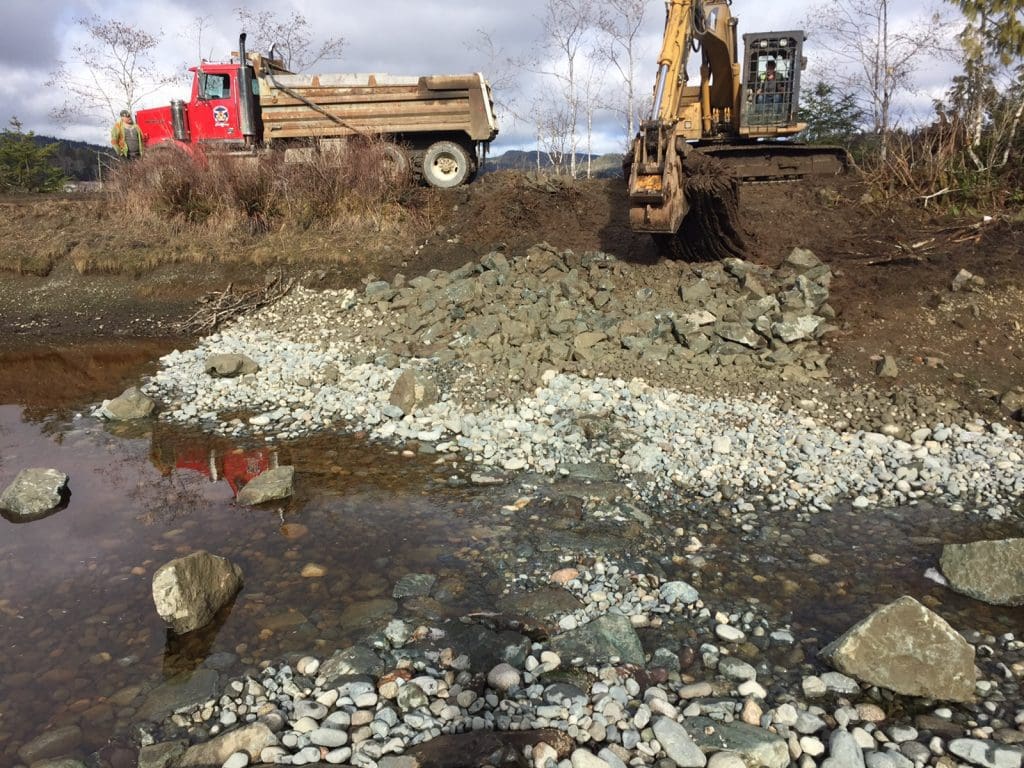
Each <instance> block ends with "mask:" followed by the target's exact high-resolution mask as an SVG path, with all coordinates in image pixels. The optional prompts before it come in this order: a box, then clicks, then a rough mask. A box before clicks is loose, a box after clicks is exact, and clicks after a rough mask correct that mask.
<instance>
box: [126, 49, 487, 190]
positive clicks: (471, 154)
mask: <svg viewBox="0 0 1024 768" xmlns="http://www.w3.org/2000/svg"><path fill="white" fill-rule="evenodd" d="M238 48H239V50H238V58H237V60H234V59H232V61H230V62H227V63H220V64H212V63H207V62H203V63H202V64H200V65H199V66H197V67H192V68H191V70H190V71H191V72H192V73H193V78H192V95H191V98H190V99H189V100H188V102H187V103H186V102H184V101H180V100H175V101H172V102H171V104H170V106H166V107H157V108H154V109H143V110H139V112H138V113H137V115H136V123H137V125H138V126H139V128H140V129H141V130H142V133H143V136H144V137H145V145H146V146H147V147H153V146H160V145H169V144H175V145H177V146H179V147H183V148H185V149H191V148H193V147H197V146H201V147H203V148H204V149H207V150H209V149H218V150H223V151H230V152H241V153H245V154H252V153H253V152H258V151H261V150H265V149H271V148H274V149H276V148H281V149H285V150H291V154H292V155H293V156H294V157H295V158H296V159H299V158H301V157H302V153H303V152H308V151H310V147H311V146H312V145H313V144H314V142H315V143H319V144H320V145H321V146H324V145H327V146H331V145H332V144H334V145H340V144H341V143H343V142H345V141H348V140H350V139H352V138H353V137H357V136H373V137H382V138H383V139H385V140H386V141H388V142H389V143H390V144H389V147H388V155H389V157H391V158H392V160H393V161H394V162H395V164H396V165H397V166H399V167H403V166H404V167H406V168H409V169H410V170H412V171H413V172H414V173H416V174H417V175H418V176H421V177H422V178H423V180H424V181H426V183H427V184H429V185H431V186H434V187H441V188H448V187H457V186H459V185H460V184H464V183H466V182H468V181H471V180H472V179H473V177H474V176H475V174H476V172H477V170H478V169H479V167H480V164H481V162H482V161H483V159H484V157H485V156H486V152H487V147H488V145H489V144H490V142H491V141H493V140H494V138H495V137H496V136H497V135H498V123H497V120H496V119H495V116H494V101H493V98H492V95H491V88H490V85H488V83H487V81H486V80H485V79H484V77H483V75H481V74H479V73H478V74H470V75H427V76H423V77H396V76H392V75H382V74H368V75H366V74H363V75H357V74H318V75H309V74H294V73H292V72H289V71H288V70H287V69H285V68H284V66H283V65H282V62H280V61H278V60H276V59H274V58H273V49H271V53H270V55H269V56H263V55H261V54H258V53H247V52H246V50H245V33H243V34H242V35H241V36H240V37H239V46H238Z"/></svg>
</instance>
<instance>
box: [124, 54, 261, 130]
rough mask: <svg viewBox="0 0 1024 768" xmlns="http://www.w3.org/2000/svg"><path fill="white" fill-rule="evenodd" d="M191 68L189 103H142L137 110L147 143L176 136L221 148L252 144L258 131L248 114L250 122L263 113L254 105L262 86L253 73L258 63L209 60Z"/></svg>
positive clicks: (139, 124)
mask: <svg viewBox="0 0 1024 768" xmlns="http://www.w3.org/2000/svg"><path fill="white" fill-rule="evenodd" d="M245 70H248V71H247V72H246V71H245ZM189 71H190V72H192V94H191V97H190V98H189V101H188V103H185V102H183V101H172V102H171V104H170V106H166V107H156V108H154V109H142V110H139V112H138V113H137V115H136V121H137V124H138V126H139V128H140V130H141V131H142V134H143V136H144V137H145V146H147V147H152V146H156V145H159V144H164V143H166V142H170V141H174V142H177V143H180V144H185V145H200V146H201V145H207V146H209V145H216V146H217V147H218V148H220V149H244V148H246V147H247V145H250V144H251V143H252V138H253V136H254V134H255V133H256V132H255V131H246V130H245V128H246V122H247V119H246V118H247V117H248V120H249V121H250V122H251V121H254V120H255V119H257V115H258V111H257V110H253V109H252V107H251V105H252V104H253V102H254V101H255V93H254V92H255V91H257V90H258V88H259V84H258V81H257V80H256V79H255V78H253V77H252V68H251V67H250V66H248V65H245V66H243V65H241V64H238V63H227V64H207V63H203V64H201V65H200V66H198V67H190V69H189ZM245 89H248V94H246V93H245ZM246 95H248V98H246ZM247 136H248V138H247Z"/></svg>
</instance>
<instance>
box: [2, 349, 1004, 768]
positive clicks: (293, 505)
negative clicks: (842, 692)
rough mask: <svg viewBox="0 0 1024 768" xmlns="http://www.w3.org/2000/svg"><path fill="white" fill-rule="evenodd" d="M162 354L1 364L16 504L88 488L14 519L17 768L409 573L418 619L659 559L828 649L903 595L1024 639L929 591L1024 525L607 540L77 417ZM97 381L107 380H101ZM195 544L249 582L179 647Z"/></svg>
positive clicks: (11, 655)
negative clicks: (273, 495) (955, 557)
mask: <svg viewBox="0 0 1024 768" xmlns="http://www.w3.org/2000/svg"><path fill="white" fill-rule="evenodd" d="M163 351H166V349H161V350H156V349H153V348H150V347H148V346H146V347H141V348H139V349H134V350H132V349H130V348H124V349H122V353H123V354H122V355H121V356H120V357H117V358H116V360H111V359H110V358H109V357H102V358H99V359H97V358H95V356H92V357H90V353H89V352H88V351H83V350H77V351H76V352H74V353H70V352H69V353H66V354H63V355H58V356H57V358H56V359H64V360H66V361H70V362H69V363H68V364H67V365H70V366H71V368H70V369H68V368H67V367H65V368H61V364H60V363H54V362H53V361H54V359H55V358H54V357H52V356H50V357H48V358H47V362H46V365H47V366H48V367H47V368H46V369H45V373H46V378H45V379H43V381H47V382H50V383H53V382H61V381H68V382H76V384H75V387H73V388H71V389H70V391H68V390H60V389H53V388H49V389H50V392H51V394H50V395H48V396H47V395H46V394H45V391H46V389H47V388H46V387H41V386H40V387H37V388H35V389H33V388H31V387H27V386H26V385H25V384H21V385H19V386H21V389H20V390H19V389H17V388H16V387H14V386H12V385H11V382H17V381H18V380H19V376H21V377H22V379H24V380H27V379H29V378H30V377H31V376H38V375H39V373H40V370H41V369H40V367H39V365H40V363H39V360H38V359H36V358H33V357H32V356H31V355H26V356H25V357H23V358H22V359H21V362H20V363H19V362H14V363H13V364H12V361H11V360H8V361H7V365H6V366H5V367H4V368H3V369H2V370H3V374H2V378H4V379H6V380H7V386H6V388H5V387H4V386H3V385H0V392H5V393H17V392H18V391H20V392H22V393H24V394H22V395H17V394H9V395H8V397H9V399H10V403H9V404H7V405H2V406H0V487H5V486H6V485H7V483H9V482H10V481H11V479H13V477H14V476H15V475H16V474H17V472H18V471H19V470H20V469H22V468H25V467H31V466H53V467H57V468H60V469H62V470H63V471H65V472H67V473H68V474H69V475H70V478H71V479H70V487H71V491H72V497H71V500H70V503H69V505H68V507H67V508H66V509H64V510H62V511H60V512H57V513H55V514H53V515H51V516H50V517H47V518H44V519H42V520H38V521H34V522H31V523H25V524H14V523H10V522H8V521H6V520H0V529H2V535H0V643H2V647H3V651H4V652H3V654H2V655H0V764H3V765H9V764H14V763H15V762H16V758H15V757H14V755H15V753H16V751H17V749H18V747H19V746H20V745H21V744H23V743H24V742H25V741H27V740H28V739H31V738H33V737H34V736H36V735H38V734H39V733H40V732H42V731H43V730H45V729H46V728H47V727H52V726H55V725H65V724H71V723H74V724H78V725H80V726H81V727H82V729H83V731H84V732H85V744H84V745H83V751H85V752H89V751H92V750H99V749H101V748H109V747H105V745H107V744H108V742H110V741H111V740H114V741H117V740H124V739H125V738H126V734H127V733H128V732H129V725H130V723H131V722H132V720H133V716H134V713H135V711H136V709H137V707H138V705H139V703H140V701H141V700H142V699H143V698H144V696H145V693H146V692H147V691H148V690H149V689H150V688H152V687H153V686H154V685H156V684H158V683H159V682H161V681H162V680H164V679H167V678H169V677H171V676H173V675H175V674H177V673H178V672H181V671H183V670H188V669H192V668H194V667H196V666H197V665H198V664H200V663H206V664H208V665H210V664H215V665H216V666H217V668H220V669H223V670H225V671H227V672H229V673H232V674H235V673H240V672H242V671H244V670H246V669H248V668H251V667H252V666H253V665H254V664H256V663H258V662H259V661H260V660H262V659H272V658H276V657H279V656H280V655H282V654H286V653H291V652H307V651H312V652H314V653H317V654H318V655H321V656H327V655H329V654H330V652H331V651H332V650H333V649H334V648H337V647H342V646H344V645H346V644H348V643H349V642H351V641H353V640H355V639H357V638H359V637H362V636H363V635H365V633H366V631H367V630H366V626H367V624H366V622H367V621H370V620H372V619H373V617H374V616H375V615H378V614H379V613H380V612H381V611H384V612H387V611H393V610H394V606H393V605H390V607H389V603H388V601H389V599H390V597H391V592H392V589H393V586H394V584H395V582H396V581H397V580H398V579H399V578H400V577H401V576H403V575H405V574H407V573H412V572H428V573H432V574H435V575H436V576H438V586H437V588H436V589H435V592H434V597H435V598H436V599H434V600H430V601H422V602H421V603H420V604H419V605H418V606H417V608H416V614H415V617H411V616H410V614H408V613H402V612H401V611H405V610H407V607H406V606H403V607H402V608H400V609H399V611H400V613H399V615H402V616H404V617H406V618H407V619H409V620H410V621H414V622H416V623H418V622H420V621H424V620H428V619H435V620H436V619H440V618H443V617H446V616H458V615H461V614H463V613H465V612H467V611H471V610H479V609H492V608H493V606H494V601H495V598H496V596H497V594H498V592H499V591H500V589H501V588H502V586H503V584H504V579H503V578H502V572H503V571H511V572H512V573H515V572H518V571H529V570H530V564H531V562H532V561H533V560H534V559H541V560H542V561H543V558H544V557H549V558H553V557H556V556H557V554H558V553H559V552H561V553H562V554H563V555H564V554H566V553H570V554H571V553H573V552H575V553H581V554H582V553H587V552H593V551H604V552H605V553H606V554H607V555H609V556H611V557H615V556H616V555H617V554H620V552H619V550H621V554H626V551H627V550H628V553H629V555H630V556H634V555H635V554H636V553H637V552H638V551H639V552H643V553H645V554H646V556H648V557H649V559H650V560H651V561H652V562H658V563H660V564H661V566H662V567H663V568H664V569H665V571H666V574H667V575H669V576H670V577H672V578H684V579H687V580H690V581H693V582H694V583H695V584H696V585H698V586H699V588H700V589H701V592H702V594H703V595H704V596H705V598H706V599H707V600H708V602H710V603H711V604H712V606H713V607H719V606H721V607H734V606H743V605H745V604H746V603H747V602H748V601H749V600H750V598H754V599H756V600H758V601H759V603H760V605H761V610H762V611H763V612H765V613H766V614H767V615H768V616H769V617H770V618H771V619H772V620H773V621H774V622H783V621H792V623H793V626H794V628H795V629H796V630H797V631H798V634H802V635H803V634H807V635H810V636H811V637H820V638H821V639H822V640H824V641H827V640H830V639H831V638H832V637H834V636H835V634H836V633H838V632H840V631H842V630H843V629H845V628H846V627H847V626H849V624H850V623H852V622H853V621H856V620H857V619H860V618H862V617H863V616H864V615H866V614H867V613H868V612H869V611H870V610H871V609H872V608H874V607H875V606H876V605H877V604H879V603H881V602H885V601H888V600H890V599H895V598H896V597H898V596H900V595H902V594H911V595H914V596H915V597H917V598H918V599H921V600H924V601H925V602H927V603H929V604H931V605H932V606H933V607H935V608H936V609H937V610H939V611H940V613H942V615H943V616H945V617H946V618H947V619H949V620H950V621H951V622H952V623H953V624H954V625H955V626H957V627H958V628H964V629H966V628H978V629H982V630H985V631H988V632H992V633H996V634H998V633H1002V632H1006V631H1017V632H1019V631H1020V628H1021V627H1022V626H1024V611H1022V610H1021V609H1012V610H1009V609H996V608H991V607H986V606H982V605H980V604H978V603H976V602H974V601H970V600H967V599H966V598H962V597H960V596H957V595H955V594H953V593H951V592H950V591H949V590H947V589H944V588H943V587H941V586H939V585H937V584H935V583H934V582H932V581H929V580H927V579H925V578H924V572H925V570H926V569H927V568H928V567H933V566H935V565H937V558H938V553H939V551H940V549H941V542H943V541H962V540H969V539H977V538H985V537H988V536H1000V535H1021V525H1020V522H1019V520H1018V521H1016V522H1010V523H1003V524H1000V525H994V524H986V523H984V522H983V521H981V520H980V519H979V517H978V516H976V515H975V516H972V515H965V514H959V515H957V514H953V513H950V512H948V511H947V510H943V509H941V508H938V507H934V506H931V505H927V504H922V505H919V506H918V507H915V508H910V509H902V510H888V511H883V510H871V511H854V510H850V509H848V508H842V507H841V508H838V509H837V510H835V511H834V512H832V513H829V514H819V515H816V516H814V517H813V518H812V520H811V521H810V522H800V521H798V520H796V519H790V518H788V517H787V518H785V519H777V520H771V521H769V523H768V524H767V525H761V526H758V527H757V528H756V529H755V530H753V531H751V532H749V533H743V532H742V531H740V530H739V529H738V527H737V526H736V525H735V524H734V523H733V522H731V521H728V520H726V519H725V518H723V517H722V516H721V515H719V514H718V512H717V511H716V510H707V509H697V508H688V507H686V506H684V505H672V506H670V507H667V508H663V509H659V510H655V511H654V512H655V516H656V520H657V522H656V523H655V525H654V526H652V527H650V528H648V529H643V530H640V529H639V527H638V526H631V529H630V530H631V532H629V533H623V534H622V535H621V536H619V535H617V531H615V530H613V531H611V535H608V534H609V531H608V530H607V523H604V524H603V525H604V526H605V527H604V528H600V530H599V526H596V525H594V524H592V523H591V520H590V518H591V517H595V516H593V515H591V514H590V510H592V509H595V508H594V507H591V506H585V507H584V512H583V514H582V517H581V519H579V520H576V519H575V518H567V517H564V516H563V517H559V516H556V515H549V514H547V513H546V512H544V509H546V508H544V507H541V506H539V502H538V501H536V500H535V501H534V502H532V503H530V504H527V505H525V506H523V507H522V508H521V509H518V510H515V511H510V509H512V507H510V506H509V505H510V504H511V502H513V501H514V500H515V499H517V498H518V497H521V496H523V495H524V493H526V494H529V489H526V490H524V489H523V488H521V487H519V486H517V485H516V484H515V483H512V484H509V485H506V486H501V487H497V488H471V487H469V486H466V485H464V484H463V485H460V484H458V483H456V482H455V481H453V478H454V477H458V476H465V474H466V470H467V468H465V467H460V466H457V465H454V464H451V463H447V462H440V461H439V460H438V459H437V458H436V457H433V456H429V455H425V456H424V455H420V456H416V457H411V456H407V455H403V453H402V452H400V451H399V450H397V449H395V448H392V447H387V446H378V445H372V444H369V443H367V442H366V441H365V440H363V439H360V438H359V437H358V436H327V437H319V438H316V439H310V440H304V441H300V442H297V443H293V444H286V445H277V446H273V447H268V446H266V445H233V444H229V443H225V442H223V441H220V440H215V439H211V438H209V437H207V436H204V435H201V434H196V433H189V432H187V431H182V430H179V429H172V428H170V427H167V426H165V425H162V424H159V423H153V424H147V425H145V426H142V427H126V426H111V425H103V424H100V423H97V422H96V421H95V420H93V419H91V418H90V417H88V416H82V415H78V414H76V413H75V412H74V408H73V407H72V408H71V409H69V408H68V406H79V407H80V408H81V406H84V405H86V404H87V403H88V402H89V401H90V400H97V399H99V398H100V397H103V396H107V397H109V396H112V395H114V394H117V393H118V392H120V391H121V389H122V388H123V384H124V383H125V380H128V379H131V378H132V377H137V376H138V375H140V374H141V373H143V372H144V371H145V370H146V369H147V366H148V364H149V363H148V361H149V360H151V359H153V357H155V356H156V355H158V354H160V353H161V352H163ZM102 354H103V355H106V354H107V353H106V352H105V351H102ZM118 361H120V362H118ZM19 366H20V367H19ZM77 370H86V371H91V372H94V373H92V374H90V377H89V382H88V383H87V384H86V385H82V384H81V378H82V377H81V376H79V375H76V371H77ZM30 394H31V397H30V396H29V395H30ZM26 406H29V407H26ZM275 463H276V464H292V465H294V466H295V467H296V488H297V491H296V496H295V497H294V498H293V499H290V500H288V501H287V502H285V503H282V504H280V505H269V506H268V507H266V508H262V509H248V508H244V507H240V506H238V505H237V504H235V502H234V491H235V489H236V488H237V487H240V485H241V484H243V483H244V482H245V480H246V479H247V478H248V477H249V476H251V475H252V474H254V473H257V472H259V471H261V470H262V469H265V468H266V467H268V466H273V465H274V464H275ZM559 494H563V495H569V496H574V495H584V496H585V495H586V491H583V492H581V491H580V487H579V484H575V485H573V484H571V483H556V484H555V485H553V486H551V487H542V488H541V489H540V491H539V492H537V493H535V494H534V496H535V497H540V496H542V495H548V496H558V495H559ZM567 521H568V522H567ZM677 527H682V528H684V529H685V530H686V531H687V533H688V534H690V533H692V534H695V535H697V536H699V537H700V538H701V540H702V542H703V543H704V548H703V549H702V550H701V552H700V553H699V555H700V556H701V557H702V558H704V562H703V563H701V564H700V566H699V568H698V569H697V570H696V571H694V569H693V568H691V567H689V566H688V565H685V564H683V565H673V564H672V560H671V554H672V552H673V550H674V548H675V543H674V542H673V541H672V540H671V531H673V529H675V528H677ZM196 549H207V550H210V551H212V552H215V553H217V554H220V555H224V556H226V557H228V558H230V559H231V560H233V561H234V562H237V563H238V564H239V565H240V566H241V568H242V570H243V572H244V574H245V587H244V589H243V591H242V592H241V593H240V595H239V597H238V598H237V599H236V601H235V602H234V604H233V605H232V606H230V607H229V608H228V609H226V610H225V611H223V612H222V613H221V615H219V616H218V618H217V621H216V622H215V623H214V625H212V626H210V627H208V628H206V629H204V630H201V631H198V632H195V633H191V634H189V635H187V636H185V637H174V636H171V635H169V634H168V632H167V631H166V630H165V628H164V625H163V624H162V622H161V621H160V619H159V618H158V617H157V616H156V613H155V611H154V609H153V604H152V598H151V594H150V581H151V578H152V575H153V572H154V571H155V570H156V568H158V567H159V566H160V565H162V564H163V563H164V562H166V561H167V560H169V559H171V558H173V557H177V556H180V555H183V554H186V553H189V552H193V551H195V550H196ZM552 551H554V552H555V554H554V555H552V554H551V553H552ZM313 566H315V568H314V567H313ZM304 568H305V569H306V576H304V575H303V570H304ZM311 572H316V573H317V574H321V575H316V576H311V575H310V574H311ZM663 641H664V638H658V642H663ZM680 642H682V640H681V639H680Z"/></svg>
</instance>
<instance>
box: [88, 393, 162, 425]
mask: <svg viewBox="0 0 1024 768" xmlns="http://www.w3.org/2000/svg"><path fill="white" fill-rule="evenodd" d="M155 405H156V404H155V403H154V402H153V400H152V399H151V398H149V397H146V395H144V394H142V391H141V390H140V389H139V388H138V387H129V388H128V389H126V390H125V391H124V392H122V393H121V394H120V395H118V396H117V397H115V398H114V399H113V400H105V401H104V402H103V407H101V408H100V416H102V417H103V418H105V419H110V420H111V421H131V420H132V419H144V418H146V417H147V416H149V414H151V413H152V412H153V407H154V406H155Z"/></svg>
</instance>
